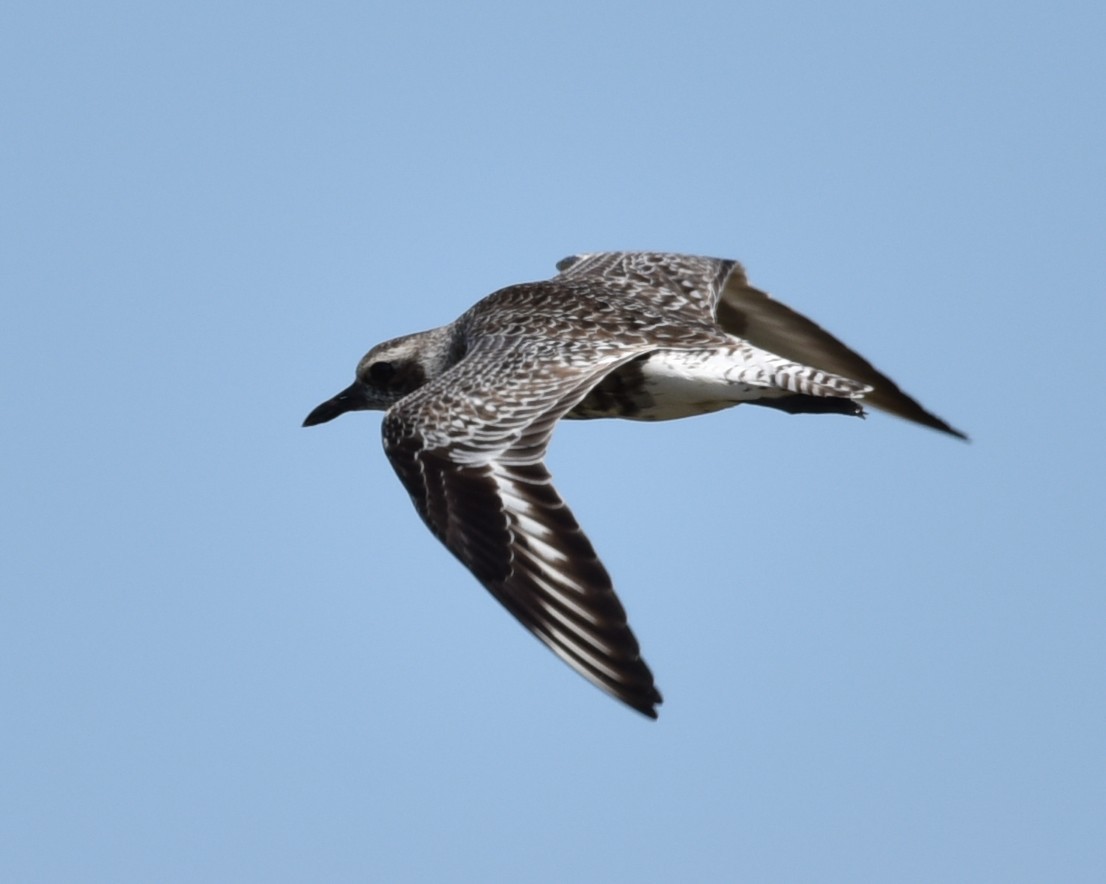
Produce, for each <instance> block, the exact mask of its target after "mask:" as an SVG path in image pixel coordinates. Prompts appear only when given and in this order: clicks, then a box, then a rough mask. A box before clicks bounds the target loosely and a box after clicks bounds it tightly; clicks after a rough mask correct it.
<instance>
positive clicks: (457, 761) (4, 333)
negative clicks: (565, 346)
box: [0, 0, 1106, 882]
mask: <svg viewBox="0 0 1106 884" xmlns="http://www.w3.org/2000/svg"><path fill="white" fill-rule="evenodd" d="M1104 41H1106V6H1104V5H1103V4H1102V3H1100V2H1089V0H1088V2H1085V3H1064V2H1059V3H1057V2H1049V3H1043V2H1042V3H1019V2H1009V3H999V2H995V3H986V2H967V3H965V2H943V0H938V2H932V3H926V4H916V3H915V4H907V3H899V4H890V3H866V2H864V3H849V4H832V3H816V2H806V3H803V2H798V3H787V2H771V3H740V2H737V3H722V2H718V3H697V2H683V3H664V4H651V3H640V2H639V3H633V4H630V3H592V2H588V3H576V2H559V3H556V4H543V5H539V4H521V3H519V4H513V3H512V4H508V3H502V4H493V3H475V4H446V3H437V4H434V3H409V4H403V3H340V2H336V3H313V4H306V3H305V4H295V5H293V4H269V3H238V2H230V3H226V2H220V3H188V4H169V3H22V2H11V3H6V4H4V7H3V11H2V12H0V68H2V70H0V75H2V76H0V97H2V115H3V137H2V138H0V175H2V176H3V177H2V194H0V218H2V221H0V223H2V230H0V274H2V279H0V285H2V289H0V291H2V296H3V312H2V319H0V339H2V346H0V360H2V364H0V378H2V381H0V385H2V390H3V404H4V408H3V414H4V417H3V421H2V423H0V428H2V429H0V432H2V442H3V452H4V457H3V460H2V466H0V482H2V485H0V529H2V538H3V540H2V544H3V549H2V555H0V580H2V584H3V586H2V590H0V709H2V716H3V718H2V722H3V723H2V727H0V743H2V746H0V879H3V880H5V881H20V882H38V881H43V882H47V881H48V882H53V881H105V882H108V881H110V882H149V881H158V882H196V881H205V882H207V881H211V882H223V881H226V882H252V881H258V882H284V881H350V882H353V881H387V882H407V881H460V882H467V881H496V880H499V881H518V882H560V881H568V880H574V881H588V882H592V881H595V882H663V881H676V880H682V881H711V882H714V881H736V880H747V881H772V882H777V881H782V882H789V881H795V882H808V881H820V882H837V881H841V882H869V881H870V882H888V881H895V882H935V881H972V882H983V881H986V882H991V881H993V882H1028V881H1040V882H1046V881H1047V882H1054V881H1064V882H1092V881H1093V882H1099V881H1102V880H1106V643H1104V636H1106V531H1104V528H1106V466H1104V464H1103V461H1104V455H1106V419H1104V418H1103V395H1104V394H1103V382H1104V380H1106V372H1104V371H1103V357H1102V349H1103V347H1102V339H1103V334H1104V332H1106V308H1104V306H1103V305H1104V299H1103V295H1104V283H1103V280H1104V279H1106V272H1104V258H1106V209H1104V206H1106V118H1104V116H1103V107H1104V104H1103V100H1104V99H1103V84H1104V83H1106V54H1104V52H1103V48H1102V47H1103V45H1104ZM609 248H655V249H666V250H677V251H691V252H697V253H705V254H713V255H719V256H724V257H733V258H738V259H740V260H742V261H743V262H745V264H746V266H747V267H748V269H749V273H750V277H751V279H752V280H753V281H754V283H756V284H758V285H760V286H761V287H764V288H766V289H768V290H770V291H772V292H773V293H774V294H775V295H776V296H777V297H779V298H781V299H782V300H784V301H785V302H787V303H790V304H792V305H793V306H795V307H797V308H799V309H801V310H803V311H804V312H807V313H808V314H809V315H811V316H812V317H814V318H815V319H817V320H819V321H820V322H822V323H823V324H825V325H826V326H827V327H829V328H830V329H832V330H833V331H835V332H837V333H838V334H839V335H840V336H841V337H842V338H844V339H845V340H846V341H847V342H849V343H850V344H852V345H854V346H855V347H856V348H857V349H858V350H860V351H861V352H862V353H863V354H865V355H866V356H867V357H869V358H870V359H872V360H873V361H874V362H875V363H876V364H877V365H878V366H880V367H881V368H883V369H884V370H885V371H887V372H888V373H889V374H890V375H891V376H892V377H894V378H895V379H896V380H897V381H899V382H900V383H901V384H902V385H903V386H904V388H905V389H907V390H908V391H910V392H911V393H913V394H914V395H916V396H917V397H918V398H919V399H920V400H921V401H922V402H923V403H924V404H926V405H927V406H929V407H930V408H932V409H933V410H934V411H935V412H937V413H938V414H940V415H941V416H942V417H945V418H946V419H948V420H949V421H950V422H952V423H953V424H955V425H957V426H959V427H962V428H963V429H964V430H966V431H968V432H969V433H970V434H971V435H972V437H973V441H972V443H971V444H963V443H960V442H957V441H956V440H953V439H950V438H945V437H943V436H941V435H940V434H938V433H934V432H931V431H927V430H925V429H920V428H917V427H914V426H911V425H908V424H906V423H904V422H902V421H898V420H896V419H894V418H890V417H886V416H883V415H878V414H877V415H873V416H872V417H870V418H869V419H868V420H867V421H858V420H847V419H845V418H840V417H834V416H825V417H819V416H805V417H789V416H786V415H782V414H777V413H773V412H770V411H767V410H763V409H752V408H738V409H736V410H731V411H728V412H724V413H720V414H716V415H712V416H708V417H703V418H698V419H695V420H689V421H681V422H675V423H671V424H667V425H640V424H632V423H622V422H615V421H606V422H598V421H596V422H590V423H583V424H582V423H576V424H571V425H566V426H563V427H561V428H560V429H559V430H558V432H557V434H556V437H555V439H554V444H553V448H552V450H551V455H550V464H551V467H552V469H553V471H554V474H555V476H556V478H557V483H558V487H559V488H560V490H561V492H562V493H563V494H564V496H565V497H566V499H567V500H568V501H569V502H570V504H571V505H572V507H573V509H574V510H575V512H576V514H577V516H578V517H579V519H580V521H581V523H582V524H583V525H584V527H585V528H586V529H587V530H588V532H589V534H590V536H591V537H592V539H593V541H594V543H595V545H596V547H597V548H598V549H599V551H600V553H601V554H602V555H603V557H604V559H605V561H606V563H607V565H608V566H609V568H610V570H611V572H612V574H613V575H614V578H615V582H616V585H617V586H618V588H619V590H620V593H621V596H622V598H623V600H624V602H625V604H626V606H627V608H628V609H629V612H630V616H631V622H632V624H633V626H634V628H635V630H636V632H637V634H638V637H639V638H640V640H641V642H642V644H643V646H644V651H645V655H646V658H647V659H648V661H649V663H650V664H651V665H652V667H653V669H654V671H655V672H656V675H657V679H658V683H659V685H660V687H661V689H662V691H663V692H664V694H665V698H666V702H665V704H664V706H663V707H661V717H660V720H659V721H658V722H650V721H648V720H646V719H644V718H643V717H641V716H639V715H637V714H636V713H633V712H631V711H628V710H626V709H624V708H622V707H621V706H620V705H619V704H617V703H615V702H614V701H613V700H611V699H609V698H608V697H606V696H604V695H603V694H601V693H600V692H599V691H597V690H595V689H594V688H592V687H590V686H589V685H588V684H587V683H586V682H584V681H583V680H582V679H580V678H579V677H578V676H576V675H574V674H573V673H572V672H570V671H569V670H568V669H567V668H566V667H565V666H564V665H562V664H561V663H560V662H558V661H557V660H556V659H555V658H554V657H553V656H552V655H551V654H549V653H548V652H546V651H545V650H544V649H543V648H542V647H541V646H540V645H539V644H537V643H536V642H535V641H534V640H533V639H532V638H531V637H530V636H528V635H527V634H526V633H525V632H524V631H523V630H522V629H520V628H519V627H518V626H517V625H516V624H515V623H514V622H513V621H512V620H511V618H510V617H509V616H508V615H507V614H506V613H505V612H504V611H502V610H501V609H500V608H499V607H498V606H497V605H496V604H495V603H494V602H493V600H492V599H491V598H490V597H489V596H488V595H487V594H486V593H485V592H484V591H483V590H482V589H481V588H480V587H479V585H478V584H477V583H476V581H475V580H474V579H473V578H472V577H471V576H470V575H469V574H468V573H467V572H466V571H465V570H464V569H463V568H462V567H461V566H460V565H459V564H458V563H457V562H456V561H454V560H453V559H452V557H451V556H450V555H449V554H448V553H447V552H446V551H445V550H444V549H443V548H442V547H440V546H439V545H438V544H437V543H436V542H435V541H434V540H433V539H432V538H431V536H430V535H429V533H428V532H427V531H426V529H425V528H424V527H423V525H422V524H421V522H420V521H419V519H418V518H417V516H416V514H415V512H414V510H413V509H412V507H411V505H410V503H409V501H408V499H407V496H406V494H405V492H404V491H403V489H402V488H401V486H400V484H399V482H398V481H397V479H396V478H395V476H394V475H393V473H392V471H391V469H390V467H389V466H388V463H387V461H386V460H385V457H384V455H383V452H382V450H381V448H380V443H379V416H378V415H372V414H362V415H351V416H347V417H345V418H343V419H341V420H339V421H337V422H335V423H333V424H328V425H326V426H325V427H319V428H316V429H312V430H304V429H301V428H300V422H301V421H302V419H303V417H304V416H305V415H306V413H307V412H308V411H309V410H310V409H311V408H312V407H313V406H314V405H316V404H317V403H318V402H320V401H321V400H323V399H324V398H327V397H329V396H330V395H332V394H333V393H335V392H337V391H338V390H339V389H341V388H342V387H344V386H345V385H346V384H347V383H348V382H349V381H350V379H351V378H352V372H353V368H354V365H355V364H356V361H357V360H358V358H359V357H360V356H361V355H362V353H363V352H364V351H365V350H367V349H368V348H369V347H370V346H371V345H373V344H375V343H377V342H378V341H380V340H383V339H385V338H389V337H392V336H395V335H398V334H402V333H406V332H410V331H416V330H420V329H423V328H427V327H430V326H435V325H439V324H441V323H444V322H447V321H449V320H451V319H453V318H454V317H455V316H457V315H458V314H459V313H461V312H462V311H463V310H464V309H465V308H467V307H468V306H469V305H470V304H472V303H473V302H474V301H476V300H477V299H478V298H479V297H481V296H483V295H484V294H487V293H488V292H490V291H492V290H494V289H496V288H499V287H500V286H503V285H507V284H510V283H513V282H520V281H524V280H531V279H539V278H544V277H547V276H549V275H551V274H552V273H553V265H554V262H556V261H557V260H558V259H559V258H561V257H563V256H564V255H566V254H568V253H571V252H574V251H584V250H598V249H609Z"/></svg>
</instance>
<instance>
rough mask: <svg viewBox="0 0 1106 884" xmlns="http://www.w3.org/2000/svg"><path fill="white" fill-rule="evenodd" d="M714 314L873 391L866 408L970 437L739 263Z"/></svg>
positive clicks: (777, 349)
mask: <svg viewBox="0 0 1106 884" xmlns="http://www.w3.org/2000/svg"><path fill="white" fill-rule="evenodd" d="M716 313H717V316H718V324H719V325H720V326H722V328H723V329H725V330H726V331H727V332H729V333H730V334H731V335H736V336H737V337H739V338H745V340H747V341H749V342H750V343H751V344H754V345H755V346H757V347H761V348H762V349H765V350H770V351H771V352H773V353H778V354H779V355H780V356H786V357H787V358H788V359H794V360H795V361H796V362H802V363H804V364H805V365H812V366H814V367H815V368H820V369H822V370H823V371H829V372H832V373H833V374H839V375H844V376H845V377H847V378H850V379H852V380H854V381H860V382H861V383H863V384H867V385H868V386H870V387H871V388H872V391H871V392H870V393H868V394H866V395H865V396H864V403H865V404H866V405H871V406H873V407H875V408H882V409H883V410H884V411H887V412H890V413H891V414H895V415H898V416H899V417H902V418H906V420H909V421H914V422H915V423H918V424H922V425H923V426H927V427H932V428H933V429H935V430H940V431H942V432H944V433H949V434H951V435H953V436H957V437H959V438H961V439H967V438H968V437H967V436H966V435H964V434H963V433H962V432H960V430H958V429H956V428H955V427H953V426H951V425H949V424H948V423H946V422H945V421H943V420H942V419H941V418H939V417H937V415H935V414H933V413H932V412H930V411H927V410H926V409H925V408H923V407H922V405H921V404H920V403H919V402H918V401H917V400H916V399H914V398H913V397H911V396H909V395H907V394H906V393H904V392H903V391H902V390H901V389H900V388H899V386H898V384H896V383H895V382H894V381H893V380H891V379H890V378H889V377H887V375H885V374H883V373H882V372H881V371H880V370H879V369H877V368H876V367H875V366H874V365H872V363H870V362H869V361H868V360H867V359H865V358H864V357H863V356H861V355H860V354H859V353H857V352H856V351H855V350H852V349H850V348H849V347H847V346H845V344H843V343H841V341H839V340H838V339H837V338H835V337H834V336H833V335H831V334H830V333H829V332H828V331H826V330H825V329H823V328H822V327H821V326H819V325H818V324H817V323H814V322H812V321H811V320H809V319H807V318H806V317H805V316H803V315H802V314H801V313H797V312H796V311H794V310H792V309H791V308H790V307H788V306H786V305H785V304H781V303H780V302H779V301H776V300H773V299H772V297H771V296H770V295H768V294H767V293H766V292H762V291H761V290H760V289H756V288H753V287H752V286H751V285H749V282H748V280H747V279H746V278H745V269H744V268H743V267H742V266H741V265H740V264H735V265H734V267H733V269H732V271H731V272H730V275H729V278H728V279H727V280H726V284H725V286H724V287H723V289H722V292H721V296H720V297H719V300H718V306H717V308H716Z"/></svg>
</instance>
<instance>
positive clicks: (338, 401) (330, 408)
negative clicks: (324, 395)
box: [303, 381, 366, 427]
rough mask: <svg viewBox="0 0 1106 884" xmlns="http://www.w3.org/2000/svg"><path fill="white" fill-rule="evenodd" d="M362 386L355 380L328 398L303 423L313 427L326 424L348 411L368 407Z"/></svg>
mask: <svg viewBox="0 0 1106 884" xmlns="http://www.w3.org/2000/svg"><path fill="white" fill-rule="evenodd" d="M360 386H361V385H360V384H358V383H357V382H356V381H355V382H354V383H352V384H350V385H349V386H348V387H346V388H345V389H344V390H343V391H342V392H341V393H339V394H338V395H337V396H335V397H334V398H333V399H327V400H326V402H324V403H323V404H322V405H320V406H318V407H317V408H316V409H315V410H314V411H312V412H311V414H309V415H308V416H307V417H305V418H304V419H303V425H304V426H305V427H313V426H315V425H316V424H325V423H326V422H327V421H332V420H334V418H336V417H338V416H339V415H341V414H345V413H346V412H347V411H361V410H362V409H364V408H366V405H365V397H364V393H363V391H362V390H361V389H360Z"/></svg>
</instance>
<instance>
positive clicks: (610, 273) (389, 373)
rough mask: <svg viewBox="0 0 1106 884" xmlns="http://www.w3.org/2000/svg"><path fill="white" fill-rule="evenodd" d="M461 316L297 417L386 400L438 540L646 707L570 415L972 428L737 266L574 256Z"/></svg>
mask: <svg viewBox="0 0 1106 884" xmlns="http://www.w3.org/2000/svg"><path fill="white" fill-rule="evenodd" d="M557 269H558V270H559V271H560V273H559V275H557V276H556V277H554V278H553V279H550V280H547V281H544V282H532V283H524V284H521V285H513V286H509V287H507V288H504V289H500V290H499V291H497V292H495V293H494V294H491V295H489V296H488V297H486V298H484V299H483V300H482V301H479V302H478V303H477V304H476V305H475V306H473V307H472V308H470V309H469V310H467V311H466V312H465V313H464V314H462V315H461V317H460V318H459V319H457V320H456V321H455V322H452V323H450V324H449V325H444V326H442V327H440V328H436V329H431V330H430V331H425V332H420V333H418V334H413V335H406V336H404V337H401V338H395V339H393V340H391V341H386V342H384V343H383V344H379V345H377V346H376V347H374V348H373V349H372V350H370V351H369V352H368V354H367V355H366V356H365V357H364V358H363V359H362V360H361V362H360V363H359V364H358V366H357V373H356V380H355V381H354V382H353V384H351V385H350V386H349V387H347V388H346V389H345V390H343V391H342V392H341V393H339V394H338V395H337V396H335V397H334V398H333V399H329V400H327V401H326V402H324V403H323V404H322V405H320V406H319V407H318V408H316V409H315V410H314V411H312V412H311V414H309V415H308V416H307V419H306V420H305V421H304V426H313V425H315V424H321V423H324V422H325V421H329V420H331V419H333V418H335V417H337V416H338V415H340V414H344V413H345V412H347V411H358V410H363V409H370V410H376V411H385V412H387V413H386V414H385V416H384V421H383V436H384V449H385V451H386V452H387V455H388V458H389V460H390V461H391V463H392V466H393V467H394V468H395V471H396V473H398V474H399V478H400V480H401V481H402V482H403V484H404V486H405V487H406V488H407V491H408V492H409V493H410V495H411V499H412V501H413V502H414V504H415V509H417V510H418V512H419V515H421V516H422V518H423V520H424V521H425V522H426V524H427V526H429V528H430V530H431V531H432V532H433V533H434V535H435V536H436V537H437V538H438V539H439V540H440V541H441V542H442V543H444V544H445V546H446V547H447V548H448V549H449V550H450V551H451V552H452V553H453V554H454V555H455V556H456V557H457V558H458V559H460V560H461V562H462V563H463V564H464V565H465V567H467V568H468V569H469V570H470V571H471V572H472V573H473V574H474V575H475V576H476V578H477V579H478V580H479V581H480V582H481V583H482V584H483V585H484V586H485V587H487V589H488V591H489V592H491V594H492V595H493V596H495V598H496V599H498V600H499V602H500V603H501V604H502V605H503V606H504V607H505V608H507V610H508V611H510V612H511V613H512V614H514V615H515V617H517V618H518V620H519V621H520V622H521V623H522V625H523V626H525V627H526V628H527V629H529V630H530V631H531V632H532V633H534V635H536V636H537V637H538V638H539V639H541V640H542V641H543V642H544V643H545V644H546V645H547V646H548V647H549V648H550V649H551V650H552V651H553V652H554V653H555V654H557V655H558V656H559V657H561V659H563V660H564V661H565V662H567V663H568V664H569V665H570V666H571V667H572V668H573V669H575V670H576V671H577V672H579V673H580V674H582V675H583V676H585V677H586V678H588V679H589V680H590V681H592V682H593V683H595V684H596V685H598V686H599V687H600V688H602V689H603V690H605V691H608V692H609V693H611V694H613V695H614V696H615V697H617V698H618V699H619V700H622V701H623V702H624V703H626V704H628V705H629V706H632V707H633V708H634V709H637V710H638V711H639V712H642V713H644V714H645V715H648V716H650V717H652V718H656V715H657V711H656V706H657V704H659V703H660V702H661V695H660V693H659V692H658V690H657V688H656V686H655V685H654V682H653V674H652V673H651V672H650V671H649V667H648V666H647V665H646V664H645V661H644V660H642V658H641V653H640V650H639V648H638V643H637V640H636V639H635V638H634V634H633V633H632V632H631V631H630V628H629V626H628V625H627V622H626V612H625V610H624V609H623V607H622V605H621V603H620V602H619V600H618V597H617V596H616V595H615V592H614V588H613V587H612V585H611V578H610V576H609V575H608V574H607V571H606V569H605V568H604V567H603V563H602V562H600V560H599V557H598V556H597V555H596V554H595V550H594V549H593V548H592V545H591V543H590V542H589V541H588V539H587V537H586V536H585V535H584V533H583V531H582V530H581V529H580V526H579V525H578V524H577V522H576V519H575V518H573V516H572V513H571V512H570V511H569V509H568V507H566V506H565V504H564V503H563V502H562V500H561V498H560V496H559V495H558V494H557V491H556V489H555V488H554V487H553V484H552V481H551V479H550V475H549V472H548V470H546V468H545V464H544V462H543V459H544V455H545V449H546V446H547V445H548V444H549V439H550V436H551V434H552V432H553V427H554V426H556V423H557V421H559V420H560V419H561V418H600V417H622V418H631V419H635V420H670V419H673V418H680V417H689V416H691V415H696V414H704V413H706V412H711V411H717V410H719V409H722V408H729V407H731V406H733V405H738V404H741V403H743V402H746V403H750V404H754V405H764V406H769V407H772V408H777V409H780V410H782V411H786V412H790V413H835V414H849V415H863V414H864V412H863V409H862V407H861V404H860V403H861V402H864V403H865V404H869V405H872V406H874V407H876V408H881V409H883V410H885V411H888V412H891V413H892V414H896V415H899V416H900V417H903V418H906V419H907V420H911V421H915V422H916V423H919V424H923V425H925V426H927V427H932V428H934V429H936V430H941V431H942V432H945V433H950V434H952V435H954V436H958V437H960V438H966V437H965V436H964V434H963V433H961V432H960V431H959V430H956V429H954V428H953V427H951V426H949V424H947V423H945V422H944V421H943V420H941V419H940V418H939V417H936V416H935V415H933V414H932V413H930V412H928V411H926V410H925V409H924V408H923V407H922V406H921V405H919V404H918V402H916V401H915V400H914V399H912V398H911V397H910V396H907V395H906V394H905V393H904V392H902V390H900V389H899V388H898V387H897V386H896V385H895V383H894V382H893V381H891V380H890V379H889V378H888V377H887V376H886V375H884V374H882V373H880V372H879V371H878V370H876V368H875V367H873V366H872V364H871V363H869V362H868V361H867V360H865V359H864V358H863V357H862V356H860V355H858V354H857V353H855V352H853V351H852V350H850V349H849V348H848V347H846V346H845V345H844V344H842V343H841V342H840V341H839V340H837V338H835V337H833V335H831V334H829V333H828V332H826V331H824V330H823V329H822V328H820V327H819V326H817V325H816V324H815V323H813V322H811V321H810V320H809V319H807V318H806V317H804V316H802V315H800V314H799V313H796V312H795V311H793V310H791V309H790V308H788V307H785V306H784V305H783V304H780V303H779V302H778V301H774V300H772V299H771V298H770V297H769V296H768V295H767V294H765V293H764V292H762V291H759V290H757V289H755V288H752V287H751V286H750V285H749V284H748V282H747V281H746V278H745V272H744V270H743V269H742V267H741V265H740V264H738V263H737V262H736V261H725V260H719V259H715V258H700V257H692V256H687V255H672V254H659V253H643V252H608V253H602V254H593V255H580V256H576V257H572V258H566V259H565V260H564V261H561V262H560V263H559V264H558V265H557Z"/></svg>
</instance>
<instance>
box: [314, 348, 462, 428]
mask: <svg viewBox="0 0 1106 884" xmlns="http://www.w3.org/2000/svg"><path fill="white" fill-rule="evenodd" d="M443 331H444V329H432V330H431V331H428V332H419V333H418V334H414V335H404V336H403V337H402V338H393V339H392V340H390V341H385V342H384V343H383V344H377V345H376V346H375V347H373V348H372V349H371V350H370V351H369V352H368V353H366V354H365V355H364V357H362V359H361V361H360V362H359V363H358V364H357V372H356V375H355V379H354V381H353V383H352V384H350V385H349V386H348V387H346V389H344V390H343V391H342V392H341V393H339V394H338V395H337V396H334V397H332V398H330V399H327V400H326V402H324V403H322V404H321V405H319V406H318V407H317V408H315V409H314V410H313V411H312V412H311V414H309V415H308V416H307V417H306V419H304V422H303V425H304V426H305V427H313V426H315V425H316V424H325V423H326V422H327V421H330V420H334V418H336V417H338V416H339V415H342V414H345V413H346V412H347V411H387V410H388V409H389V408H391V407H392V406H393V405H395V404H396V403H397V402H399V400H400V399H402V398H403V397H404V396H406V395H407V394H409V393H412V392H414V391H415V390H417V389H418V388H419V387H421V386H422V385H423V384H425V383H426V382H427V381H428V380H430V379H431V378H433V377H435V376H436V375H438V374H440V373H441V372H442V371H444V370H445V368H447V367H448V365H447V364H446V362H447V356H448V350H449V348H448V346H447V341H446V339H445V336H444V335H443V334H442V332H443Z"/></svg>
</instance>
